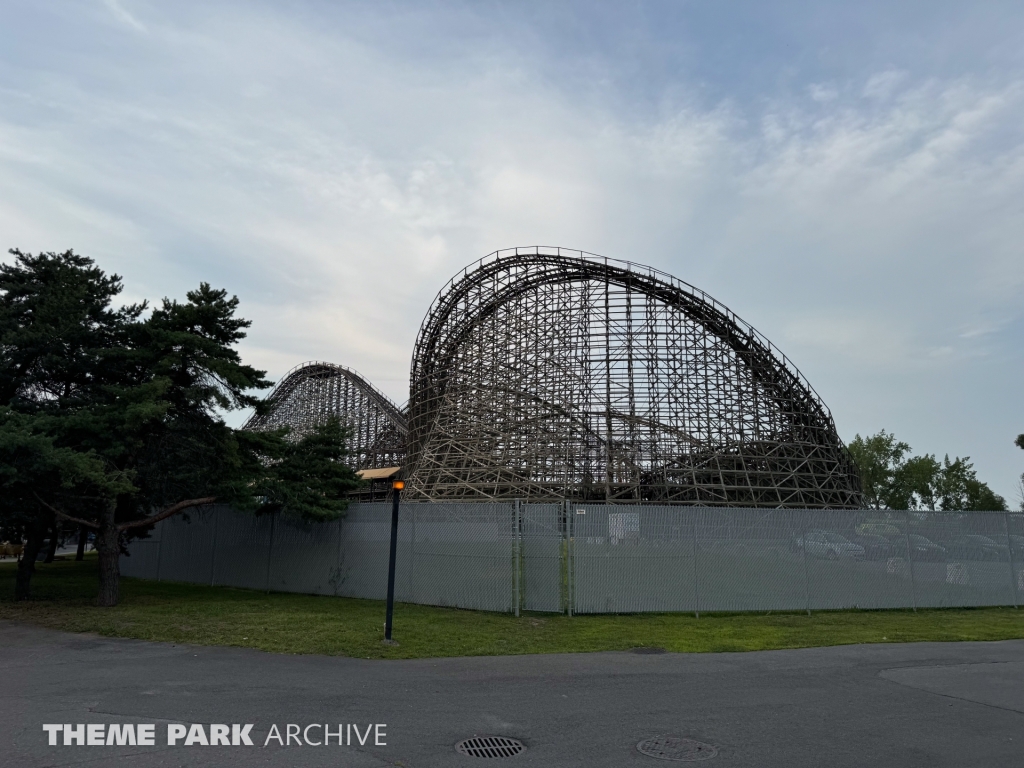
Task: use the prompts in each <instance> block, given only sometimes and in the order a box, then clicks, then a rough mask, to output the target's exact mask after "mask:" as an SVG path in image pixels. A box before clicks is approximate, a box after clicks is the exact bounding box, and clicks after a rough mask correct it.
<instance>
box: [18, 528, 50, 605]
mask: <svg viewBox="0 0 1024 768" xmlns="http://www.w3.org/2000/svg"><path fill="white" fill-rule="evenodd" d="M49 524H50V516H49V514H47V513H45V512H42V511H40V512H39V513H38V514H37V515H36V518H35V520H33V521H32V522H31V523H30V524H29V525H28V526H27V528H28V541H27V542H26V543H25V550H24V551H23V552H22V553H21V562H20V563H18V576H17V578H16V579H15V582H14V599H15V600H28V599H29V598H30V597H31V596H32V574H33V573H35V570H36V557H37V556H38V555H39V550H40V549H42V547H43V537H44V536H46V528H47V526H48V525H49Z"/></svg>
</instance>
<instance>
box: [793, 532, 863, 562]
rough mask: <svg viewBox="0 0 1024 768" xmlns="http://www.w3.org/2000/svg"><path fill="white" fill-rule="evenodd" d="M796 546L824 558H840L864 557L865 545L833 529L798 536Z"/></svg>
mask: <svg viewBox="0 0 1024 768" xmlns="http://www.w3.org/2000/svg"><path fill="white" fill-rule="evenodd" d="M794 548H795V549H796V550H797V551H799V550H805V551H806V552H807V554H808V555H811V556H812V557H819V558H822V559H824V560H838V559H839V558H841V557H843V558H852V559H854V560H863V559H864V547H862V546H861V545H860V544H854V543H853V542H852V541H850V540H849V539H847V538H846V537H845V536H841V535H840V534H838V533H833V532H832V531H808V532H807V534H806V536H798V537H797V539H796V541H795V542H794Z"/></svg>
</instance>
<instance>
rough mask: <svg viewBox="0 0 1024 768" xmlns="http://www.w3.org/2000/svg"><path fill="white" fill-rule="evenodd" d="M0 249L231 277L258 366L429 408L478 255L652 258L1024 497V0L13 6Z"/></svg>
mask: <svg viewBox="0 0 1024 768" xmlns="http://www.w3.org/2000/svg"><path fill="white" fill-rule="evenodd" d="M0 245H2V246H3V250H4V251H6V249H7V248H14V247H17V248H20V249H22V250H26V251H32V252H36V251H57V250H64V249H67V248H74V249H75V250H76V251H77V252H79V253H82V254H85V255H87V256H90V257H92V258H94V259H96V261H97V262H98V263H99V264H100V266H102V267H103V268H104V269H106V270H108V271H111V272H116V273H118V274H120V275H122V276H123V278H124V282H125V292H124V296H125V298H126V300H137V299H142V298H148V299H151V300H152V299H159V298H161V297H163V296H171V297H177V298H182V297H183V296H184V293H185V292H186V291H187V290H189V289H191V288H194V287H195V286H197V285H198V284H199V283H200V281H207V282H210V283H212V284H213V285H214V286H215V287H221V288H226V289H227V290H228V291H229V292H230V293H232V294H234V295H237V296H238V297H239V299H240V302H241V308H240V313H241V314H242V315H243V316H244V317H247V318H249V319H251V320H252V321H253V325H252V328H251V329H250V334H249V336H248V338H247V339H246V341H245V342H244V344H243V346H242V353H243V358H244V359H245V361H246V362H249V363H251V364H255V365H257V366H258V367H260V368H264V369H266V370H267V371H268V372H269V374H270V376H271V377H272V378H275V379H277V378H280V377H281V376H282V375H283V374H284V373H285V372H287V371H288V370H289V369H290V368H292V367H293V366H295V365H298V364H300V363H302V362H304V361H307V360H327V361H330V362H335V363H340V364H343V365H346V366H349V367H351V368H354V369H355V370H357V371H359V372H360V373H361V374H363V375H364V376H366V377H367V378H368V379H369V380H370V381H372V382H373V383H374V384H376V385H377V386H378V387H379V388H380V389H382V390H383V391H384V392H385V393H386V394H388V395H389V396H390V397H392V398H393V399H394V400H395V401H397V402H399V403H401V402H404V401H405V400H406V399H407V398H408V377H409V367H410V357H411V353H412V347H413V343H414V341H415V338H416V333H417V331H418V330H419V326H420V323H421V322H422V320H423V318H424V316H425V314H426V312H427V310H428V308H429V306H430V303H431V301H432V300H433V299H434V297H435V296H436V294H437V292H438V291H439V290H440V289H441V288H442V287H443V286H444V284H445V283H446V282H447V281H448V280H449V279H450V278H451V277H452V276H453V275H455V274H456V273H457V272H459V271H460V270H461V269H462V268H463V267H465V266H466V265H468V264H470V263H471V262H473V261H475V260H477V259H479V258H481V257H483V256H485V255H486V254H488V253H490V252H492V251H495V250H497V249H500V248H508V247H514V246H532V245H547V246H563V247H567V248H578V249H582V250H586V251H590V252H593V253H598V254H601V255H603V256H607V257H611V258H618V259H625V260H630V261H634V262H639V263H642V264H647V265H651V266H654V267H657V268H660V269H663V270H665V271H667V272H670V273H671V274H673V275H675V276H677V277H679V278H680V279H682V280H685V281H687V282H689V283H691V284H693V285H696V286H697V287H699V288H701V289H703V290H705V291H707V292H708V293H709V294H711V295H712V296H714V297H715V298H716V299H718V300H719V301H721V302H722V303H724V304H726V305H727V306H728V307H730V308H731V309H732V310H734V311H735V312H736V313H737V314H738V315H739V316H740V317H742V318H743V319H744V320H746V321H747V322H749V323H750V324H752V325H753V326H754V327H756V328H757V329H758V330H759V331H760V332H761V333H763V334H764V335H765V336H767V337H768V338H769V339H770V340H771V341H772V342H773V343H774V344H776V345H777V346H778V347H779V348H780V349H782V350H783V351H784V352H785V354H786V355H787V357H789V358H790V359H791V360H792V361H793V362H794V363H795V364H796V365H797V366H798V367H799V368H800V370H801V371H802V372H803V374H804V375H805V376H806V377H807V379H808V380H809V381H810V382H811V383H812V385H813V386H814V387H815V389H816V390H817V391H818V393H819V394H820V395H821V397H822V398H823V400H824V401H825V403H826V404H827V405H828V406H829V408H830V409H831V411H832V413H833V416H834V418H835V421H836V425H837V427H838V429H839V432H840V435H841V436H842V437H843V438H844V439H845V440H847V441H849V440H850V439H852V438H853V436H854V435H856V434H869V433H875V432H877V431H878V430H880V429H886V430H888V431H890V432H893V433H895V434H896V435H897V437H899V438H900V439H902V440H904V441H906V442H907V443H909V444H910V445H911V447H912V449H913V450H914V452H915V453H935V454H938V455H939V457H940V458H941V456H942V455H943V454H946V453H948V454H950V455H951V456H952V455H959V456H965V455H968V456H970V457H971V459H972V461H973V462H974V464H975V468H976V469H977V470H978V473H979V476H980V477H981V479H983V480H985V481H987V482H988V483H989V484H990V485H991V486H992V487H993V488H994V489H995V490H996V491H997V492H998V493H1000V494H1002V495H1003V496H1005V497H1006V498H1007V499H1008V501H1010V502H1011V503H1012V504H1013V505H1014V506H1015V505H1016V504H1018V503H1019V502H1020V496H1019V492H1018V489H1017V481H1018V479H1019V477H1020V474H1021V472H1022V470H1024V451H1021V450H1020V449H1018V448H1016V447H1015V446H1014V445H1013V440H1014V438H1015V436H1016V435H1017V434H1020V433H1022V432H1024V343H1022V342H1024V5H1021V4H1020V3H1019V2H1017V3H1010V2H1008V3H999V2H986V3H977V4H969V3H947V2H940V1H939V0H931V1H930V2H897V1H894V0H890V1H888V2H874V0H866V1H865V2H857V3H852V2H846V3H829V2H788V3H787V2H779V3H765V2H732V3H728V4H723V3H711V2H702V3H696V2H689V3H688V2H683V1H682V0H676V1H675V2H620V3H610V2H581V3H568V2H567V3H555V2H526V1H525V0H523V1H521V2H507V3H496V2H465V3H459V2H449V3H430V2H415V3H401V2H388V1H387V0H382V1H381V2H375V3H343V2H292V3H270V2H265V3H261V2H258V1H255V0H254V1H250V2H214V1H212V0H207V1H206V2H196V3H189V2H175V3H161V2H144V1H143V0H105V1H101V0H94V1H93V2H86V1H83V0H76V1H75V2H56V1H54V2H47V1H45V0H33V1H32V2H18V1H17V0H9V1H8V2H5V3H3V4H2V5H0ZM236 418H240V417H236Z"/></svg>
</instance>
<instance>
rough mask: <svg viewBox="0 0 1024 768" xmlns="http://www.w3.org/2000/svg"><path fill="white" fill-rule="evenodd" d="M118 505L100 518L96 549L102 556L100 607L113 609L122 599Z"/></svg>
mask: <svg viewBox="0 0 1024 768" xmlns="http://www.w3.org/2000/svg"><path fill="white" fill-rule="evenodd" d="M116 510H117V504H116V503H112V504H110V505H109V506H108V507H107V508H106V509H105V510H104V511H103V513H102V514H101V516H100V527H99V530H98V531H97V532H96V549H97V550H98V551H99V554H100V593H99V597H98V598H97V602H98V603H99V605H101V606H103V607H105V608H112V607H113V606H115V605H117V603H118V600H120V598H121V564H120V559H121V532H120V531H119V530H118V529H117V523H116V522H115V519H116V515H115V512H116Z"/></svg>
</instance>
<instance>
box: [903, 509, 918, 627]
mask: <svg viewBox="0 0 1024 768" xmlns="http://www.w3.org/2000/svg"><path fill="white" fill-rule="evenodd" d="M903 517H904V520H905V521H906V524H907V529H906V530H905V531H904V534H905V535H906V537H907V563H908V564H909V565H910V599H911V600H912V601H913V603H912V605H913V606H914V613H917V576H916V575H915V574H914V550H913V549H912V548H911V546H910V512H909V511H906V512H904V513H903Z"/></svg>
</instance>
